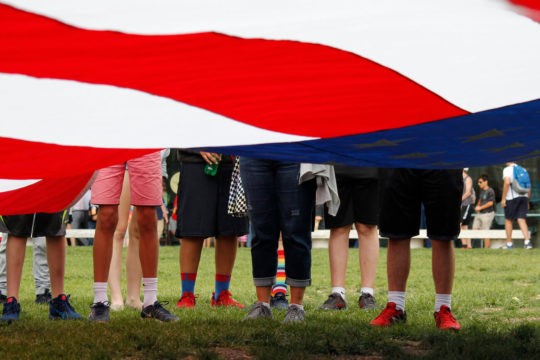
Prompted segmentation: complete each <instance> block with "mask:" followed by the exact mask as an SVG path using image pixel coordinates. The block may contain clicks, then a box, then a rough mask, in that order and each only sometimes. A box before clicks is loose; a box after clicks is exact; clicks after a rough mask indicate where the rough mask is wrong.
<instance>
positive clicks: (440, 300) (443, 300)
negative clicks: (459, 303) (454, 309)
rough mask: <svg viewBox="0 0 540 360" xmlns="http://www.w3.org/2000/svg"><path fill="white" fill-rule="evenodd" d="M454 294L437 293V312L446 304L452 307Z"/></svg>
mask: <svg viewBox="0 0 540 360" xmlns="http://www.w3.org/2000/svg"><path fill="white" fill-rule="evenodd" d="M451 304H452V294H435V312H439V310H441V306H443V305H446V306H448V308H451V306H450V305H451Z"/></svg>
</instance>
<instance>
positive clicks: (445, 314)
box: [433, 305, 461, 330]
mask: <svg viewBox="0 0 540 360" xmlns="http://www.w3.org/2000/svg"><path fill="white" fill-rule="evenodd" d="M433 316H434V317H435V325H436V326H437V327H438V328H439V329H441V330H459V329H461V325H460V324H459V323H458V321H457V320H456V318H455V317H454V315H452V311H451V310H450V308H449V307H448V306H446V305H443V306H441V309H440V310H439V311H438V312H435V313H434V314H433Z"/></svg>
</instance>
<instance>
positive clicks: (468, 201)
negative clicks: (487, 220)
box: [461, 168, 476, 249]
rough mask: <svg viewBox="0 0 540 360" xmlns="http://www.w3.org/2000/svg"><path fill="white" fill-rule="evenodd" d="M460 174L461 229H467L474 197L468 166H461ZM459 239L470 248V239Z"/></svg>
mask: <svg viewBox="0 0 540 360" xmlns="http://www.w3.org/2000/svg"><path fill="white" fill-rule="evenodd" d="M461 175H462V177H463V194H462V195H461V229H462V230H467V229H468V228H469V223H470V222H471V215H472V213H473V208H474V203H475V200H476V199H475V194H474V188H473V181H472V178H471V177H470V176H469V168H463V171H462V173H461ZM461 241H462V247H463V248H465V249H471V248H472V244H471V239H461Z"/></svg>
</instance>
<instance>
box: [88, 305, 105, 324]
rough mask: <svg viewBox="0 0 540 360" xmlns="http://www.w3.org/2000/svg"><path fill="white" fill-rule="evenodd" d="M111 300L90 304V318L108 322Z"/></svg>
mask: <svg viewBox="0 0 540 360" xmlns="http://www.w3.org/2000/svg"><path fill="white" fill-rule="evenodd" d="M109 310H110V306H109V302H108V301H105V302H97V303H93V304H92V306H90V315H88V320H90V321H96V322H102V323H106V322H109Z"/></svg>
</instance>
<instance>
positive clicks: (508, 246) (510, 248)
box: [501, 244, 514, 250]
mask: <svg viewBox="0 0 540 360" xmlns="http://www.w3.org/2000/svg"><path fill="white" fill-rule="evenodd" d="M513 248H514V245H508V244H507V245H504V246H503V247H502V248H501V249H503V250H512V249H513Z"/></svg>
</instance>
